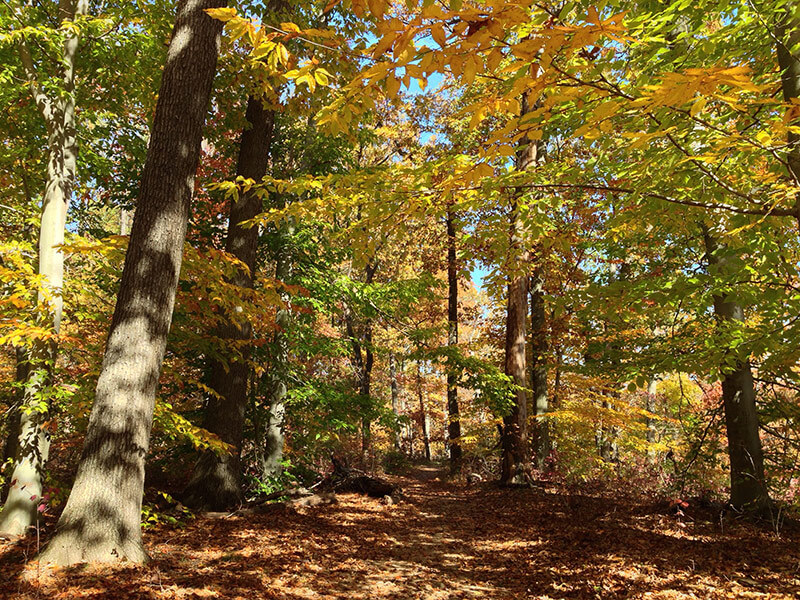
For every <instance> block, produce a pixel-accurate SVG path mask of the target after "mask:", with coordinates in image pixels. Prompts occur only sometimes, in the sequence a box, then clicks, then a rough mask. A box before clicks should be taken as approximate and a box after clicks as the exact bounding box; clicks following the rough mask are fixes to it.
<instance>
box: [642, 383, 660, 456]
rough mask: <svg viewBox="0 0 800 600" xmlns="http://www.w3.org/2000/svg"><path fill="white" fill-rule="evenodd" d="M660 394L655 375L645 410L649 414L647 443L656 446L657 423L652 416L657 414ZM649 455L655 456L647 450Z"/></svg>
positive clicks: (649, 389)
mask: <svg viewBox="0 0 800 600" xmlns="http://www.w3.org/2000/svg"><path fill="white" fill-rule="evenodd" d="M657 393H658V377H656V376H655V375H653V376H652V377H650V381H649V382H648V384H647V398H646V400H645V410H646V411H647V412H648V413H649V414H648V415H647V443H648V444H655V442H656V438H657V434H658V432H657V431H656V421H655V419H653V417H652V416H650V415H653V414H655V412H656V399H657ZM647 453H648V455H650V456H654V453H653V452H652V450H650V449H648V450H647Z"/></svg>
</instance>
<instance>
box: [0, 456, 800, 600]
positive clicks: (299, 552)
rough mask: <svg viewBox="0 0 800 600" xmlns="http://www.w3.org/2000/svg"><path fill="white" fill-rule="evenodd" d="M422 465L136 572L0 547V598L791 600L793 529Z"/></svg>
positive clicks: (168, 540) (150, 544)
mask: <svg viewBox="0 0 800 600" xmlns="http://www.w3.org/2000/svg"><path fill="white" fill-rule="evenodd" d="M440 474H441V473H440V472H438V471H436V470H434V469H432V468H425V467H420V468H417V469H415V471H414V472H412V473H410V474H409V475H408V476H406V477H395V478H392V481H393V482H395V483H398V484H400V485H401V486H402V487H403V490H404V492H405V495H406V500H405V501H404V502H401V503H399V504H396V505H389V506H387V505H384V504H382V503H381V502H380V501H378V500H374V499H371V498H367V497H363V496H357V495H354V494H342V495H340V496H339V503H338V504H334V505H329V506H317V507H303V508H294V509H293V508H285V507H284V508H280V507H277V508H275V509H274V510H271V511H268V512H266V513H263V514H257V515H246V516H231V517H222V518H204V517H199V518H197V519H194V520H191V521H189V522H188V523H187V524H186V525H185V526H184V527H180V528H175V527H161V528H157V529H155V530H149V531H147V532H146V533H145V543H146V545H147V548H148V551H149V552H150V555H151V556H152V558H153V560H152V562H151V563H150V564H148V565H146V566H143V567H134V566H128V567H125V566H123V567H116V568H107V567H106V568H98V567H87V566H82V567H77V568H69V569H62V570H59V571H57V572H55V573H54V574H52V575H45V574H44V573H43V572H41V571H40V570H39V569H38V567H37V565H36V563H29V564H28V565H27V566H25V558H26V557H30V556H33V555H35V551H36V544H37V541H36V538H35V537H28V538H25V539H23V540H18V541H16V542H14V543H10V542H8V543H5V544H4V545H0V598H9V599H11V598H14V599H19V600H33V599H34V598H59V599H60V598H64V599H72V598H92V599H100V598H111V599H115V600H116V599H119V600H126V599H129V598H147V599H154V600H155V599H157V600H167V599H205V598H225V599H241V600H253V599H260V598H268V599H273V598H274V599H285V600H300V599H317V598H326V599H334V598H335V599H339V598H347V599H369V600H380V599H388V598H391V599H397V600H400V599H402V600H406V599H408V600H410V599H415V598H419V599H425V600H433V599H451V598H452V599H456V598H459V599H461V598H491V599H495V598H541V599H556V598H564V599H566V598H579V599H584V598H598V599H606V598H609V599H616V598H653V599H655V598H798V597H800V529H798V527H797V526H796V525H792V526H787V527H785V528H784V529H783V530H782V531H781V533H780V535H777V534H776V533H775V532H774V531H770V530H769V529H768V528H757V527H754V526H752V525H748V524H746V523H743V522H739V521H737V520H735V519H732V518H730V517H728V518H726V519H725V520H723V521H720V520H718V518H717V517H718V515H717V517H715V516H714V515H713V513H710V512H709V513H708V514H707V515H705V517H701V516H696V518H695V519H692V518H690V517H688V516H685V515H684V516H682V515H678V514H676V513H675V511H673V510H670V509H669V507H668V506H667V505H666V504H664V503H654V502H647V501H638V502H637V501H632V500H630V499H626V500H621V499H617V500H612V499H609V498H607V497H603V496H586V495H576V494H574V493H572V494H570V493H566V491H564V490H559V489H557V488H555V487H552V488H545V489H511V490H508V489H506V490H504V489H500V488H498V487H496V486H494V485H492V484H488V483H485V484H479V485H476V486H472V487H468V486H465V485H462V484H455V483H447V482H444V481H440V480H439V475H440Z"/></svg>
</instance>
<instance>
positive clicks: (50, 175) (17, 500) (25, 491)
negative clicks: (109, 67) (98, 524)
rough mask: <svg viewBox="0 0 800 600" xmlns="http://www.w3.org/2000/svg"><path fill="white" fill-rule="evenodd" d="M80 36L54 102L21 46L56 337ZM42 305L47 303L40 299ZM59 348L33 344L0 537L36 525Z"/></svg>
mask: <svg viewBox="0 0 800 600" xmlns="http://www.w3.org/2000/svg"><path fill="white" fill-rule="evenodd" d="M88 10H89V2H88V0H78V1H76V2H72V1H70V0H61V2H60V3H59V8H58V12H59V19H60V20H61V21H62V22H67V21H73V20H75V18H76V17H79V16H82V15H85V14H87V12H88ZM78 42H79V40H78V35H77V33H73V34H72V35H70V36H68V37H67V38H66V40H65V41H64V46H63V49H62V55H61V68H62V69H63V71H62V74H61V80H62V84H63V86H64V89H63V93H62V94H57V95H54V96H48V94H47V93H46V92H45V91H44V90H43V89H42V88H40V87H39V85H38V83H37V82H36V79H35V78H36V72H35V68H34V65H33V60H32V59H31V56H30V53H29V52H28V49H27V46H25V44H24V43H23V44H22V45H21V46H20V57H21V59H22V63H23V67H24V68H25V71H26V75H27V76H28V78H29V79H30V83H31V87H32V90H33V94H34V99H35V101H36V104H37V106H38V108H39V111H40V112H41V114H42V117H43V119H44V121H45V124H46V126H47V131H48V141H47V146H48V147H47V151H48V160H47V184H46V187H45V191H44V195H43V198H42V219H41V225H40V229H39V270H38V271H39V275H41V276H42V279H43V286H44V287H45V288H47V290H48V292H49V295H50V297H51V299H50V301H49V302H50V311H49V314H48V315H47V317H46V319H47V320H48V321H49V323H46V325H48V326H50V327H51V329H52V331H53V333H56V334H58V333H59V331H60V329H61V313H62V307H63V301H62V298H61V287H62V286H63V283H64V254H63V253H62V252H61V248H60V246H61V245H62V244H63V243H64V229H65V227H66V222H67V209H68V208H69V202H70V197H71V195H72V186H73V184H74V181H75V171H76V166H77V165H76V161H77V146H76V134H75V94H74V92H75V57H76V55H77V52H78ZM38 302H39V304H45V303H47V302H48V300H47V299H46V298H45V297H44V294H42V293H40V294H39V298H38ZM57 350H58V348H57V344H56V343H55V342H42V341H38V342H36V343H34V345H33V347H32V348H31V349H30V351H29V353H28V357H27V362H28V365H27V372H26V376H27V381H26V383H25V388H24V393H23V398H22V403H21V407H20V410H19V412H18V415H17V416H18V419H19V429H18V435H19V440H18V442H17V444H16V447H15V450H16V460H15V467H14V471H13V473H12V475H11V482H12V485H11V486H10V488H9V492H8V497H7V498H6V502H5V504H4V506H3V510H2V512H1V513H0V532H2V533H6V534H11V535H21V534H23V533H25V531H26V530H27V529H28V527H30V526H31V525H33V524H34V523H35V522H36V519H37V517H38V514H39V513H38V507H39V504H40V503H41V501H42V479H43V476H44V465H45V462H46V461H47V454H48V451H49V448H50V435H49V433H48V432H47V431H46V430H45V424H46V422H47V420H48V417H49V414H48V413H49V411H48V408H47V406H48V405H49V401H48V402H46V406H45V408H44V409H43V408H42V404H41V400H42V398H45V399H46V398H47V397H48V388H49V387H50V385H51V383H52V375H53V369H54V367H55V361H56V354H57Z"/></svg>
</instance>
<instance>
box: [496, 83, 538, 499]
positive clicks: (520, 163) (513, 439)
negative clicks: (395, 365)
mask: <svg viewBox="0 0 800 600" xmlns="http://www.w3.org/2000/svg"><path fill="white" fill-rule="evenodd" d="M521 104H522V106H521V111H520V115H521V116H524V115H525V114H527V113H528V112H529V106H528V98H527V96H523V97H522V102H521ZM537 160H538V145H537V144H536V142H535V141H533V140H530V139H529V138H528V137H527V136H523V137H522V139H520V142H519V147H518V148H517V156H516V164H515V167H516V169H517V170H518V171H526V170H528V169H530V168H532V167H534V166H535V165H536V161H537ZM517 193H519V192H517ZM517 213H518V210H517V199H516V198H514V199H513V200H512V202H511V210H510V212H509V232H508V237H509V257H513V260H515V261H516V260H520V259H522V262H525V258H524V257H525V253H524V252H523V251H522V239H521V235H520V230H519V223H518V218H519V217H518V214H517ZM510 271H511V274H510V275H509V282H508V298H507V307H506V347H505V374H506V375H507V376H508V377H509V378H510V379H511V382H512V383H513V384H514V385H515V386H516V388H517V389H516V390H515V391H514V392H513V394H514V398H513V402H512V406H511V412H510V413H509V414H508V415H507V416H505V417H504V418H503V432H502V437H501V448H502V462H501V467H500V483H501V484H512V483H524V482H526V481H527V480H528V479H529V472H530V460H529V457H528V405H527V395H526V393H525V386H526V383H527V381H526V379H527V375H526V367H525V314H526V313H527V305H528V302H527V296H528V278H527V277H526V276H524V275H522V274H520V273H519V268H518V266H516V265H513V266H511V265H510Z"/></svg>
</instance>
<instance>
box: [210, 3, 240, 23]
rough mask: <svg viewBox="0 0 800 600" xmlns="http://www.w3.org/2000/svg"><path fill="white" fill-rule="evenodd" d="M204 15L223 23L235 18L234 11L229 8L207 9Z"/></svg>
mask: <svg viewBox="0 0 800 600" xmlns="http://www.w3.org/2000/svg"><path fill="white" fill-rule="evenodd" d="M206 14H207V15H208V16H209V17H211V18H212V19H217V20H218V21H222V22H223V23H225V22H227V21H230V20H231V19H232V18H233V17H235V16H236V9H235V8H231V7H225V8H207V9H206Z"/></svg>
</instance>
